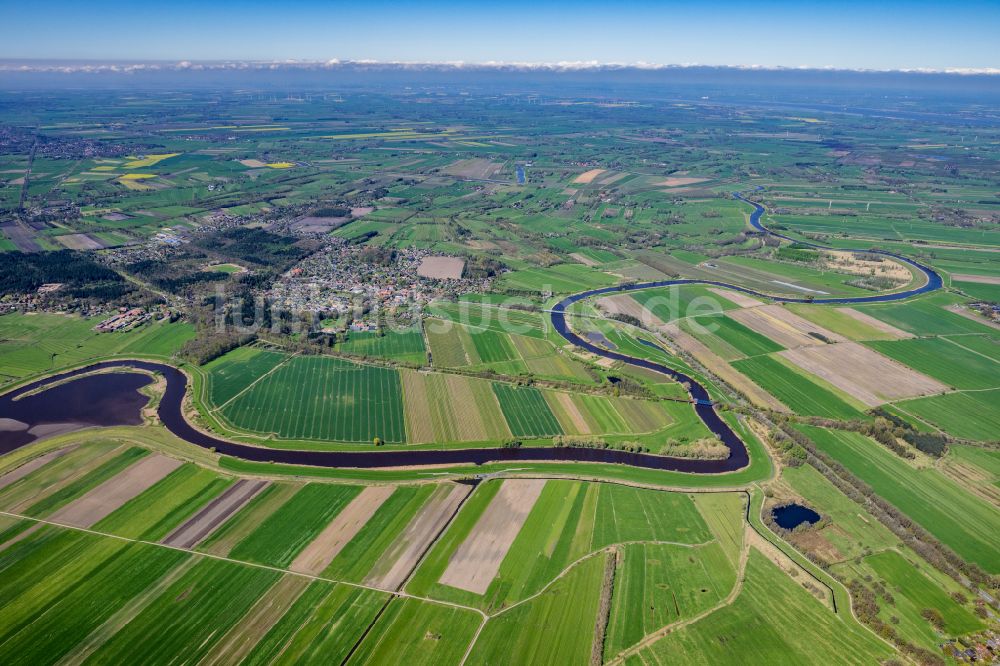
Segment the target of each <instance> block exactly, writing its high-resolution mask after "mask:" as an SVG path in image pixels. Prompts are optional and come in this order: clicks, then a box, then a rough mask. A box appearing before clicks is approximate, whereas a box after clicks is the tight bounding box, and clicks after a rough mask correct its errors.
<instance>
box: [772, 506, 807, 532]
mask: <svg viewBox="0 0 1000 666" xmlns="http://www.w3.org/2000/svg"><path fill="white" fill-rule="evenodd" d="M771 515H772V516H774V522H776V523H778V526H779V527H783V528H785V529H786V530H794V529H795V528H796V527H798V526H799V525H801V524H802V523H809V524H810V525H812V524H814V523H816V522H818V521H819V514H818V513H816V512H815V511H813V510H812V509H810V508H809V507H807V506H802V505H801V504H794V503H792V504H786V505H784V506H776V507H774V508H773V509H771Z"/></svg>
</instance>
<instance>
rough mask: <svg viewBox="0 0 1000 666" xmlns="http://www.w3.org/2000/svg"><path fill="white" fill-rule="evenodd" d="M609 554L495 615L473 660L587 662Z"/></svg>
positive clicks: (576, 569)
mask: <svg viewBox="0 0 1000 666" xmlns="http://www.w3.org/2000/svg"><path fill="white" fill-rule="evenodd" d="M608 557H612V556H610V555H607V554H604V555H599V556H597V557H591V558H589V559H587V560H586V561H584V562H581V563H580V564H578V565H576V566H575V567H574V568H573V569H572V570H571V571H570V572H569V573H568V574H567V575H566V576H565V577H564V578H561V579H559V580H558V581H556V582H555V583H553V584H552V585H551V586H550V587H548V588H546V589H545V590H544V591H543V592H542V593H541V594H540V595H539V596H537V597H535V598H533V599H531V600H530V601H528V602H527V603H524V604H521V605H519V606H517V607H515V608H512V609H510V610H509V611H507V612H504V613H502V614H500V615H498V616H496V617H493V618H491V619H490V620H489V622H487V623H486V626H485V627H484V629H483V632H482V633H481V634H480V635H479V639H478V640H477V641H476V644H475V647H474V648H473V650H472V654H471V655H469V663H470V664H499V663H512V664H524V663H544V664H583V663H587V661H588V659H589V658H590V655H591V651H592V649H593V642H594V622H595V619H596V617H597V608H598V604H599V602H600V595H601V579H602V577H603V574H604V569H605V561H606V560H607V558H608ZM540 627H544V629H545V630H544V631H539V630H538V629H539V628H540Z"/></svg>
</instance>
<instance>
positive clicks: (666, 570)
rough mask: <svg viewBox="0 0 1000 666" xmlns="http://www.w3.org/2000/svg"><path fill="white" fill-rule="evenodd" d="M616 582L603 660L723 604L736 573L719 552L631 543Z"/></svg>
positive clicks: (713, 547) (713, 546)
mask: <svg viewBox="0 0 1000 666" xmlns="http://www.w3.org/2000/svg"><path fill="white" fill-rule="evenodd" d="M622 552H623V556H622V557H623V560H622V564H620V565H619V569H618V572H617V574H616V577H615V588H614V596H613V602H612V607H611V617H610V620H609V622H608V632H607V639H606V641H605V644H604V655H605V658H606V659H607V658H611V657H614V656H615V655H617V654H618V653H619V652H621V651H622V650H624V649H626V648H628V647H630V646H632V645H635V644H636V643H638V642H640V641H641V640H642V639H643V638H644V637H645V636H646V635H648V634H651V633H653V631H655V630H657V629H659V628H661V627H665V626H667V625H669V624H673V623H675V622H678V621H681V620H684V619H688V618H691V617H694V616H695V615H698V614H699V613H701V612H704V611H707V610H709V609H710V608H712V607H713V606H715V605H717V604H719V603H721V602H722V600H723V599H725V597H726V595H728V594H729V592H730V590H732V588H733V586H734V585H735V584H736V569H735V568H734V567H733V566H732V564H731V563H730V562H729V561H728V560H727V559H726V556H725V554H724V553H723V550H722V548H721V547H720V546H719V544H717V543H712V544H709V545H707V546H702V547H699V548H693V549H692V548H683V547H681V546H676V545H673V544H641V543H640V544H630V545H628V546H625V547H624V549H623V551H622Z"/></svg>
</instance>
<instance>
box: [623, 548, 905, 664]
mask: <svg viewBox="0 0 1000 666" xmlns="http://www.w3.org/2000/svg"><path fill="white" fill-rule="evenodd" d="M891 652H892V651H891V650H890V648H889V647H888V646H887V645H886V644H884V643H882V642H881V641H879V640H878V638H876V637H875V635H874V634H871V633H868V632H862V631H859V630H856V629H854V628H852V627H850V626H849V625H847V624H845V623H843V622H841V621H840V620H839V619H838V618H837V617H836V616H835V615H834V614H833V613H831V612H830V610H829V609H828V608H827V607H826V606H824V605H823V604H821V603H820V602H819V601H817V600H816V599H815V598H814V597H813V596H812V595H810V594H809V593H808V592H806V591H804V590H803V589H802V588H801V587H799V585H798V584H797V583H795V582H793V581H792V579H791V578H789V577H788V576H786V575H785V574H784V573H782V571H781V570H780V569H778V568H777V567H776V566H775V565H774V564H772V563H771V562H770V561H768V560H767V559H766V558H765V557H764V556H763V555H761V554H760V553H759V552H758V551H757V550H751V551H750V559H749V561H748V563H747V572H746V581H745V582H744V583H743V589H742V590H741V591H740V594H739V596H738V597H737V599H736V601H735V602H734V603H733V604H732V605H731V606H728V607H726V608H722V609H720V610H718V611H716V612H714V613H712V614H711V615H709V616H707V617H705V618H703V619H701V620H699V621H698V622H695V623H694V624H690V625H688V626H685V627H683V628H681V629H678V630H677V631H674V632H672V633H670V634H668V635H667V636H665V637H664V638H662V639H660V640H659V641H657V642H656V643H654V644H653V645H652V646H650V647H649V648H646V649H644V650H642V651H641V652H640V653H638V654H637V655H636V656H634V657H632V658H629V659H628V661H626V663H627V664H629V665H630V666H631V665H633V664H634V665H636V666H638V665H639V664H662V665H664V666H665V665H666V664H762V665H764V664H768V665H769V664H775V663H783V664H789V663H795V664H814V663H838V664H871V663H874V662H877V661H879V660H881V659H884V658H886V657H888V656H889V655H890V654H891Z"/></svg>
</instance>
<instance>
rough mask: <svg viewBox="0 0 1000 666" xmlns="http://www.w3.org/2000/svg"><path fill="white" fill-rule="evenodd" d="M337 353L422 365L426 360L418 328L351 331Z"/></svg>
mask: <svg viewBox="0 0 1000 666" xmlns="http://www.w3.org/2000/svg"><path fill="white" fill-rule="evenodd" d="M336 349H337V351H339V352H343V353H345V354H351V355H354V356H373V357H377V358H387V359H392V360H394V361H403V362H406V363H414V364H417V365H423V364H424V362H425V361H426V360H427V358H426V351H425V350H424V334H423V332H422V331H421V330H420V328H414V329H409V330H398V331H397V330H387V331H384V332H378V333H376V332H373V331H351V332H349V333H348V337H347V340H346V341H345V342H342V343H340V344H338V345H337V346H336Z"/></svg>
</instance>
